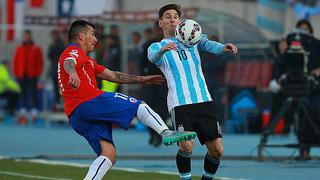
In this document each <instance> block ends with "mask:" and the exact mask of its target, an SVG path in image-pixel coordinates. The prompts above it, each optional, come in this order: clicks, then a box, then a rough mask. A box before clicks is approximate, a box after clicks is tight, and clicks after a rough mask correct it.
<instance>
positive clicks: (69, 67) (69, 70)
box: [63, 59, 76, 74]
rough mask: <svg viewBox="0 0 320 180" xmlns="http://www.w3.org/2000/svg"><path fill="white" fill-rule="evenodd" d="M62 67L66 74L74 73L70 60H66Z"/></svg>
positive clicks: (73, 63) (73, 64)
mask: <svg viewBox="0 0 320 180" xmlns="http://www.w3.org/2000/svg"><path fill="white" fill-rule="evenodd" d="M63 67H64V70H65V71H66V72H67V73H68V74H71V73H75V72H76V68H75V62H74V60H72V59H66V60H65V61H64V63H63Z"/></svg>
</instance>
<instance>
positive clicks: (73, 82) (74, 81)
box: [68, 73, 80, 89]
mask: <svg viewBox="0 0 320 180" xmlns="http://www.w3.org/2000/svg"><path fill="white" fill-rule="evenodd" d="M68 84H69V85H70V86H71V87H73V88H74V89H77V88H78V87H79V86H80V79H79V77H78V74H77V73H72V74H70V76H69V82H68Z"/></svg>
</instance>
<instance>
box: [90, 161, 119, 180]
mask: <svg viewBox="0 0 320 180" xmlns="http://www.w3.org/2000/svg"><path fill="white" fill-rule="evenodd" d="M112 165H113V164H112V162H111V161H110V160H109V158H107V157H106V156H99V157H98V158H97V159H96V160H94V161H93V162H92V164H91V165H90V167H89V171H88V173H87V175H86V177H85V178H84V179H85V180H89V179H90V180H100V179H102V178H103V176H104V175H105V174H106V173H107V171H108V170H109V169H110V168H111V167H112Z"/></svg>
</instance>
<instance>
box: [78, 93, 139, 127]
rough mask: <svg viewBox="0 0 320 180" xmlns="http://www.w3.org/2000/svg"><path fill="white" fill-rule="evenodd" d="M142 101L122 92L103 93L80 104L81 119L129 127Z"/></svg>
mask: <svg viewBox="0 0 320 180" xmlns="http://www.w3.org/2000/svg"><path fill="white" fill-rule="evenodd" d="M140 103H141V101H140V100H137V99H135V98H133V97H130V96H127V95H124V94H121V93H103V94H101V95H100V96H98V97H96V98H94V99H91V100H89V101H87V102H85V103H82V104H80V105H79V106H78V107H77V109H76V110H78V111H79V114H80V117H79V118H80V119H82V120H83V121H88V122H90V123H96V122H100V123H115V124H117V125H119V126H121V127H122V128H124V129H128V128H129V126H130V124H131V121H132V119H133V118H134V117H135V116H136V113H137V109H138V107H139V105H140Z"/></svg>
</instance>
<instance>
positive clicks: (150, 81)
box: [142, 75, 165, 85]
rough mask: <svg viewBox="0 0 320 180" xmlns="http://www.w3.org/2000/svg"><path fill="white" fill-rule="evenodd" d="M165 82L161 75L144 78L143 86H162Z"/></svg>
mask: <svg viewBox="0 0 320 180" xmlns="http://www.w3.org/2000/svg"><path fill="white" fill-rule="evenodd" d="M164 81H165V78H164V77H163V76H161V75H151V76H143V81H142V83H143V84H157V85H161V84H162V83H163V82H164Z"/></svg>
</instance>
